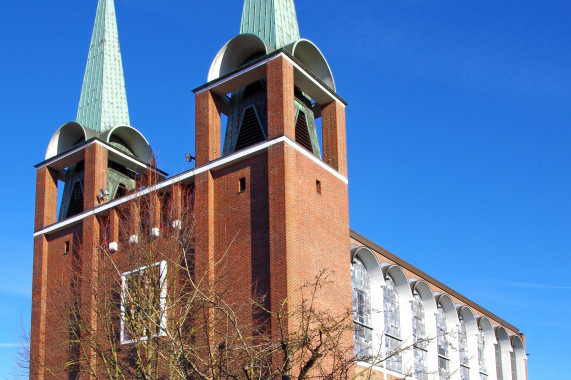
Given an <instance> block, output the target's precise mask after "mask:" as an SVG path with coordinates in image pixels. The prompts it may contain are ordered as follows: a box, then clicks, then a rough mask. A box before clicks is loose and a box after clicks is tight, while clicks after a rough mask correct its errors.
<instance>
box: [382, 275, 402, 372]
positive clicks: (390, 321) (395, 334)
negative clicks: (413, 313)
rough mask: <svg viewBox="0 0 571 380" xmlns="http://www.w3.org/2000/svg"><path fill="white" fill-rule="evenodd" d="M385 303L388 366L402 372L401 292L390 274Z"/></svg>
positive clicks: (385, 290)
mask: <svg viewBox="0 0 571 380" xmlns="http://www.w3.org/2000/svg"><path fill="white" fill-rule="evenodd" d="M383 303H384V309H385V348H386V350H385V355H386V358H387V360H386V362H387V368H388V369H390V370H392V371H395V372H400V373H402V355H401V352H400V350H401V343H402V340H401V337H400V336H401V334H400V309H399V294H398V291H397V288H396V285H395V282H394V281H393V278H392V277H391V276H390V275H388V276H387V277H386V279H385V287H384V289H383Z"/></svg>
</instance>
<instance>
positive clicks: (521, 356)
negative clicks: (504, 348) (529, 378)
mask: <svg viewBox="0 0 571 380" xmlns="http://www.w3.org/2000/svg"><path fill="white" fill-rule="evenodd" d="M511 345H512V348H513V351H514V352H515V358H516V365H517V367H516V369H517V380H525V379H526V372H527V370H526V366H527V365H526V361H527V355H526V353H525V346H524V344H523V340H522V339H521V337H520V336H519V335H512V336H511Z"/></svg>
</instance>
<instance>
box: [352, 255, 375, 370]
mask: <svg viewBox="0 0 571 380" xmlns="http://www.w3.org/2000/svg"><path fill="white" fill-rule="evenodd" d="M351 282H352V284H353V322H354V329H355V337H354V339H355V357H357V358H358V359H361V360H367V358H370V357H371V354H372V348H371V342H372V340H373V327H372V324H371V288H370V286H369V275H368V274H367V269H366V268H365V266H364V265H363V263H362V262H361V260H359V259H358V258H356V259H355V260H354V261H353V265H352V266H351Z"/></svg>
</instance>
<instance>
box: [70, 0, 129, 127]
mask: <svg viewBox="0 0 571 380" xmlns="http://www.w3.org/2000/svg"><path fill="white" fill-rule="evenodd" d="M77 122H78V123H80V124H81V125H83V126H84V127H86V128H89V129H91V130H94V131H95V132H105V131H107V130H109V129H112V128H113V127H115V126H118V125H129V124H130V123H129V110H128V108H127V93H126V92H125V79H124V78H123V65H122V63H121V49H120V48H119V34H118V33H117V20H116V18H115V3H114V1H113V0H99V3H98V5H97V15H96V16H95V25H94V26H93V35H92V36H91V46H90V47H89V55H88V57H87V67H86V68H85V76H84V77H83V87H82V89H81V98H80V100H79V108H78V110H77Z"/></svg>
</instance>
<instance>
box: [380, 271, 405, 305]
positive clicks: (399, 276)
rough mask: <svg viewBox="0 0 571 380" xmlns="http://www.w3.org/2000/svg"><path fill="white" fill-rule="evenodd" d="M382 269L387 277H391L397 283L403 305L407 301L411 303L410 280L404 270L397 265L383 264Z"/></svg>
mask: <svg viewBox="0 0 571 380" xmlns="http://www.w3.org/2000/svg"><path fill="white" fill-rule="evenodd" d="M381 267H382V268H383V272H384V274H385V277H386V276H391V278H392V279H393V281H394V282H395V285H396V286H397V289H398V292H399V297H400V301H401V303H404V302H405V301H408V302H411V301H412V291H411V289H410V284H409V282H408V278H407V277H406V274H405V273H404V271H403V270H402V268H401V267H400V266H398V265H396V264H392V265H390V264H389V265H386V263H383V264H382V265H381Z"/></svg>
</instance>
